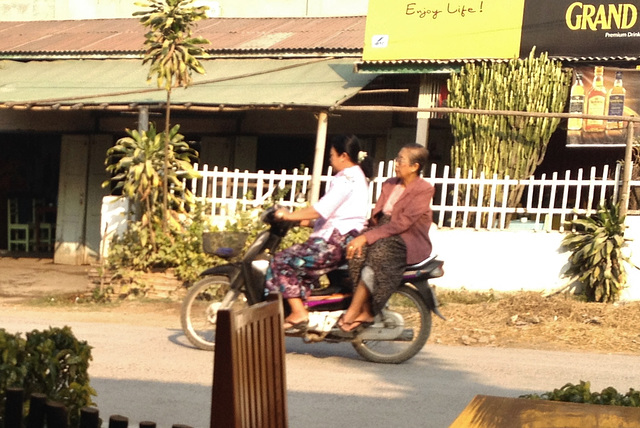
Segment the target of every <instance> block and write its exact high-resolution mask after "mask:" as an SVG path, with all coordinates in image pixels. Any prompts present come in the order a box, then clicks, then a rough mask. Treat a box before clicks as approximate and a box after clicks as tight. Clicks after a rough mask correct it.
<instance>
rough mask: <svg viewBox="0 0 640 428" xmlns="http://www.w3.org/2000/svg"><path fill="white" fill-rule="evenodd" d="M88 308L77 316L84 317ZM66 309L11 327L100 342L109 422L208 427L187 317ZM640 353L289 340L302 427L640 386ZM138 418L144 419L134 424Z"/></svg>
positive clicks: (427, 423) (208, 358)
mask: <svg viewBox="0 0 640 428" xmlns="http://www.w3.org/2000/svg"><path fill="white" fill-rule="evenodd" d="M77 315H78V314H76V316H74V317H72V318H73V319H77V318H78V316H77ZM68 319H69V317H68V316H67V317H65V316H64V314H60V313H49V312H45V313H43V312H32V311H4V313H1V314H0V327H2V328H5V329H6V330H8V331H10V332H18V331H20V332H25V331H31V330H33V329H45V328H47V327H48V326H50V325H51V326H62V325H70V326H71V327H72V329H73V331H74V333H75V335H76V336H77V337H78V338H79V339H81V340H86V341H87V342H88V343H89V344H90V345H91V346H93V347H94V348H93V351H92V353H93V361H92V362H91V365H90V370H89V372H90V375H91V384H92V386H93V387H94V388H95V389H96V390H97V392H98V396H97V397H96V398H95V401H96V403H97V406H98V408H99V410H100V414H101V416H102V417H103V419H107V418H108V416H110V415H114V414H121V415H125V416H127V417H129V420H130V426H137V423H138V422H139V421H142V420H152V421H155V422H157V423H158V427H160V428H168V427H170V426H171V425H172V424H175V423H182V424H187V425H191V426H193V427H198V428H199V427H207V426H208V420H209V406H210V394H211V379H212V368H213V354H212V353H208V352H204V351H199V350H196V349H194V348H192V347H190V346H189V345H188V344H187V342H186V338H185V337H184V336H183V334H182V332H181V331H180V329H179V328H178V326H177V324H174V325H170V326H153V325H151V326H147V325H127V324H120V323H117V322H110V323H103V322H86V321H69V320H68ZM639 365H640V356H616V355H602V354H586V353H584V354H580V353H566V352H546V351H530V350H518V349H498V348H471V347H451V346H438V345H431V344H427V346H426V347H425V348H424V350H423V351H422V352H421V353H420V354H418V355H417V356H416V357H415V358H413V359H412V360H410V361H409V362H407V363H405V364H402V365H380V364H373V363H368V362H366V361H363V360H361V359H360V358H359V357H358V356H357V354H356V353H355V352H354V351H353V350H352V349H351V347H350V346H349V345H343V344H342V345H332V344H315V345H305V344H303V343H302V342H300V341H299V340H295V339H288V341H287V385H288V390H289V395H288V399H289V420H290V426H291V427H292V428H298V427H305V428H326V427H332V426H335V427H342V426H349V427H352V428H360V427H363V428H364V427H366V428H374V427H382V426H391V427H395V428H402V427H436V428H440V427H447V426H448V425H449V424H450V423H451V422H452V421H453V420H454V419H455V418H456V416H457V415H458V414H459V413H460V412H461V411H462V409H463V408H464V407H465V406H466V404H467V403H468V402H469V401H470V400H471V399H472V398H473V396H474V395H476V394H488V395H499V396H506V397H517V396H519V395H521V394H525V393H531V392H546V391H549V390H552V389H554V388H557V387H560V386H562V385H563V384H565V383H568V382H571V383H578V382H579V381H580V380H589V381H591V382H592V390H593V391H601V390H602V389H603V388H605V387H607V386H613V387H615V388H617V389H618V391H620V392H627V391H628V390H629V388H631V387H633V388H635V389H640V374H639V373H640V372H638V370H637V367H638V366H639ZM134 424H135V425H134Z"/></svg>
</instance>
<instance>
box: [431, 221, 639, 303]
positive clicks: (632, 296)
mask: <svg viewBox="0 0 640 428" xmlns="http://www.w3.org/2000/svg"><path fill="white" fill-rule="evenodd" d="M627 225H628V226H629V227H628V229H627V231H626V233H625V237H627V238H630V239H633V240H632V241H630V242H629V247H628V248H627V249H628V251H629V254H630V255H631V260H632V261H635V262H636V263H638V264H640V217H628V218H627ZM564 236H566V235H565V234H563V233H559V232H536V231H524V230H521V231H508V230H505V231H474V230H455V229H454V230H452V229H441V230H438V229H437V228H434V229H433V230H432V231H431V237H432V240H433V244H434V247H433V251H434V253H436V254H438V258H440V259H441V260H443V261H444V271H445V274H444V276H443V277H442V278H438V279H435V280H433V284H434V285H435V286H436V287H438V288H443V289H456V290H457V289H460V288H462V287H464V288H465V289H467V290H470V291H480V292H487V291H490V290H493V291H496V292H508V291H520V290H524V291H539V292H541V293H547V292H550V291H554V290H557V289H559V288H561V287H562V286H563V285H566V278H562V273H563V272H564V271H565V270H566V268H567V261H568V258H569V255H570V253H561V252H560V243H561V241H562V238H563V237H564ZM627 273H628V282H627V284H628V288H627V289H626V290H625V291H624V292H623V293H622V296H621V298H622V300H640V270H638V269H636V268H634V267H632V266H629V265H628V266H627ZM575 285H579V284H574V287H575ZM574 287H572V289H573V288H574Z"/></svg>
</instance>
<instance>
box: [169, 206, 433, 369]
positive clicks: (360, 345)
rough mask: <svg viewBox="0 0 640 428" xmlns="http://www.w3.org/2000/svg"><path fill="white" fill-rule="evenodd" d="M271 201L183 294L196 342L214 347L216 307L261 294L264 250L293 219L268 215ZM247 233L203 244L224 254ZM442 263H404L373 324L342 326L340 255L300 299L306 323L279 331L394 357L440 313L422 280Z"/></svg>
mask: <svg viewBox="0 0 640 428" xmlns="http://www.w3.org/2000/svg"><path fill="white" fill-rule="evenodd" d="M276 209H277V207H271V208H270V209H267V210H265V211H264V212H263V213H262V215H261V216H260V219H261V221H263V222H264V223H265V224H267V225H268V226H269V227H268V229H266V230H264V231H262V232H261V233H259V234H258V236H257V237H256V239H255V241H254V242H253V243H252V244H251V245H250V246H249V248H248V249H247V250H246V252H245V254H244V256H243V257H242V258H241V259H240V260H239V261H237V262H229V263H227V264H223V265H219V266H215V267H212V268H210V269H207V270H205V271H204V272H202V273H201V274H200V277H201V279H200V280H198V281H197V282H196V283H195V284H193V286H191V288H190V289H189V291H188V293H187V295H186V296H185V299H184V301H183V303H182V308H181V314H180V321H181V324H182V329H183V331H184V333H185V335H186V336H187V338H188V340H189V341H190V342H191V343H192V344H193V345H194V346H196V347H197V348H200V349H203V350H208V351H213V350H214V349H215V330H216V316H217V312H218V310H220V309H230V308H241V307H246V306H247V305H253V304H256V303H259V302H261V301H263V300H265V298H266V294H265V291H264V282H265V276H266V272H267V268H268V267H269V262H270V260H271V257H272V254H274V253H275V252H276V251H277V250H278V247H279V245H280V242H281V241H282V239H283V238H284V237H285V236H286V234H287V232H288V231H289V230H290V229H291V228H292V227H293V226H295V225H296V223H295V222H289V221H282V220H278V219H276V218H275V217H274V214H275V211H276ZM247 236H248V234H246V233H243V232H214V233H211V234H205V235H203V241H204V242H203V247H204V251H205V252H207V253H213V254H216V255H218V256H220V257H223V258H225V259H230V258H233V257H235V256H237V255H238V254H239V252H240V251H241V249H242V247H243V246H244V242H245V240H246V239H247ZM443 264H444V262H443V261H441V260H438V259H437V258H436V257H435V256H432V257H429V258H428V259H426V260H424V261H422V262H420V263H417V264H414V265H410V266H407V267H406V269H405V272H404V275H403V281H402V284H401V285H400V286H399V287H398V288H397V290H396V291H395V292H394V293H393V294H392V295H391V297H390V298H389V300H388V301H387V303H386V305H385V308H384V309H383V310H382V311H381V313H380V314H378V315H376V317H375V320H374V323H373V325H371V326H369V327H367V328H364V329H354V331H350V332H345V331H343V330H342V329H340V328H339V327H338V324H337V321H338V319H339V317H340V315H341V314H343V313H344V311H345V310H346V309H347V308H348V307H349V304H350V303H351V297H352V290H353V284H352V282H351V280H350V278H349V273H348V269H347V265H346V262H345V265H343V266H341V267H340V268H338V269H335V270H333V271H331V272H329V273H328V274H327V275H326V279H327V280H328V281H324V282H325V283H327V282H328V284H325V286H323V287H320V288H317V289H313V291H312V293H311V294H312V295H311V296H310V297H309V298H308V299H307V302H306V303H307V306H308V310H309V324H308V326H307V327H306V329H302V330H300V331H294V332H289V333H285V334H286V335H287V336H293V337H300V338H301V339H302V340H303V341H305V342H306V343H315V342H321V341H325V342H330V343H340V342H350V343H351V345H352V346H353V347H354V349H355V350H356V352H357V353H358V354H359V355H360V356H361V357H363V358H365V359H366V360H368V361H372V362H377V363H393V364H398V363H402V362H404V361H406V360H408V359H410V358H412V357H413V356H414V355H416V354H417V353H418V352H419V351H420V350H421V349H422V347H423V346H424V345H425V343H426V342H427V339H428V338H429V335H430V333H431V322H432V320H431V313H432V312H433V313H434V314H436V315H437V316H439V317H440V318H442V319H445V317H444V316H443V315H442V314H441V313H440V311H439V309H438V302H437V299H436V295H435V292H434V290H433V288H432V287H431V286H430V285H429V282H428V281H429V279H431V278H438V277H441V276H442V275H444V270H443ZM287 311H288V307H287V305H286V301H285V312H287ZM285 316H286V314H285Z"/></svg>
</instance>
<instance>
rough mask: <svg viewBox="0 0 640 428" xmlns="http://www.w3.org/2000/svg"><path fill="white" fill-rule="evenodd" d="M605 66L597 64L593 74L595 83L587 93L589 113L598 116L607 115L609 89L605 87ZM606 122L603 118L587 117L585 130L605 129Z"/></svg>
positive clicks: (596, 130) (597, 130)
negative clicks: (606, 106) (606, 105)
mask: <svg viewBox="0 0 640 428" xmlns="http://www.w3.org/2000/svg"><path fill="white" fill-rule="evenodd" d="M603 74H604V67H602V66H596V68H595V73H594V76H593V85H592V86H591V90H590V91H589V94H588V95H587V114H593V115H597V116H604V115H605V104H606V99H607V90H606V89H605V87H604V76H603ZM604 128H605V124H604V120H603V119H586V120H585V121H584V130H585V131H587V132H600V131H604Z"/></svg>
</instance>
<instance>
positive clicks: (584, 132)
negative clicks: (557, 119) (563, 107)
mask: <svg viewBox="0 0 640 428" xmlns="http://www.w3.org/2000/svg"><path fill="white" fill-rule="evenodd" d="M639 95H640V70H635V69H622V68H615V67H606V66H593V67H586V66H585V67H576V68H574V72H573V84H572V86H571V93H570V96H569V105H568V109H567V110H568V112H569V113H576V115H578V114H592V115H598V116H611V118H610V119H609V120H601V119H584V118H579V117H576V118H570V119H569V120H567V146H584V145H591V146H625V145H626V142H627V129H626V127H627V122H624V121H623V120H616V118H617V117H622V116H638V111H640V98H639ZM633 132H634V135H638V133H639V132H640V127H639V125H638V124H636V125H635V127H634V131H633Z"/></svg>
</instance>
